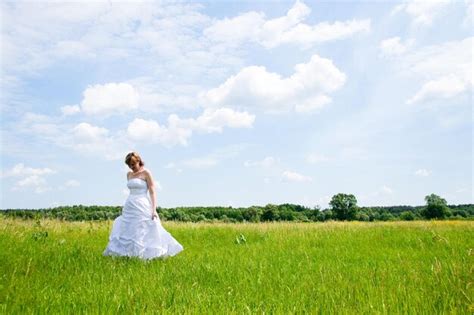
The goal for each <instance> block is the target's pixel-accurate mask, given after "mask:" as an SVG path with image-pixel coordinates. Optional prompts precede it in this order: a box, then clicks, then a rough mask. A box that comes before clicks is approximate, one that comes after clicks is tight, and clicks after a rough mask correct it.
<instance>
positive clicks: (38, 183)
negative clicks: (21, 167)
mask: <svg viewBox="0 0 474 315" xmlns="http://www.w3.org/2000/svg"><path fill="white" fill-rule="evenodd" d="M23 188H32V189H34V192H35V193H37V194H41V193H44V192H46V191H50V190H52V188H51V187H49V186H48V185H47V183H46V180H45V179H44V178H42V177H40V176H38V175H31V176H28V177H26V178H24V179H22V180H19V181H17V182H16V183H15V185H14V186H13V187H12V191H16V190H22V189H23Z"/></svg>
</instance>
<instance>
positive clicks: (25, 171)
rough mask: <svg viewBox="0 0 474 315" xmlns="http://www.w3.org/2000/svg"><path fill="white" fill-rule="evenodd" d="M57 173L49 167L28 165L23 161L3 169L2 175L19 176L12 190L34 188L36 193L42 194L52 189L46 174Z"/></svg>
mask: <svg viewBox="0 0 474 315" xmlns="http://www.w3.org/2000/svg"><path fill="white" fill-rule="evenodd" d="M55 173H57V171H55V170H52V169H50V168H48V167H45V168H33V167H27V166H25V165H24V164H23V163H18V164H16V165H14V166H13V167H12V168H11V169H9V170H6V171H3V172H2V176H1V177H13V178H19V179H17V181H16V182H15V184H14V185H13V187H12V188H11V190H12V191H17V190H25V189H32V190H33V191H34V192H35V193H37V194H41V193H44V192H46V191H50V190H52V188H51V187H50V186H49V185H48V183H47V181H46V179H45V178H44V176H46V175H49V174H55Z"/></svg>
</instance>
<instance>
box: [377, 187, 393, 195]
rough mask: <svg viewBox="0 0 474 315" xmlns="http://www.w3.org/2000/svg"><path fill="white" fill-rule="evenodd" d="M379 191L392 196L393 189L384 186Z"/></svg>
mask: <svg viewBox="0 0 474 315" xmlns="http://www.w3.org/2000/svg"><path fill="white" fill-rule="evenodd" d="M380 191H381V192H382V193H385V194H389V195H391V194H393V189H392V188H390V187H388V186H385V185H383V186H382V188H381V189H380Z"/></svg>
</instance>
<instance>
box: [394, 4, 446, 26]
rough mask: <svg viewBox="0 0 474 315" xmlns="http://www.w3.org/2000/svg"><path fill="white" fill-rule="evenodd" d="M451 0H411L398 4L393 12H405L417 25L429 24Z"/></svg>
mask: <svg viewBox="0 0 474 315" xmlns="http://www.w3.org/2000/svg"><path fill="white" fill-rule="evenodd" d="M451 2H452V1H450V0H430V1H426V0H409V1H406V3H403V4H400V5H397V6H396V7H395V8H394V9H393V10H392V14H396V13H398V12H405V13H406V14H408V15H410V16H411V18H412V19H413V23H414V24H415V25H423V26H429V25H431V24H432V23H433V20H434V19H435V18H436V17H438V16H440V15H441V14H442V12H443V11H444V10H445V8H446V6H447V5H449V4H450V3H451Z"/></svg>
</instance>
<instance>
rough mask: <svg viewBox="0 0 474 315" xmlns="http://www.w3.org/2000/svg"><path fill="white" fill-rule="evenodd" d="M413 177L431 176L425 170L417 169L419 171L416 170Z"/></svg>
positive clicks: (429, 172)
mask: <svg viewBox="0 0 474 315" xmlns="http://www.w3.org/2000/svg"><path fill="white" fill-rule="evenodd" d="M415 175H416V176H422V177H426V176H430V175H431V171H429V170H427V169H424V168H421V169H419V170H416V172H415Z"/></svg>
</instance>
